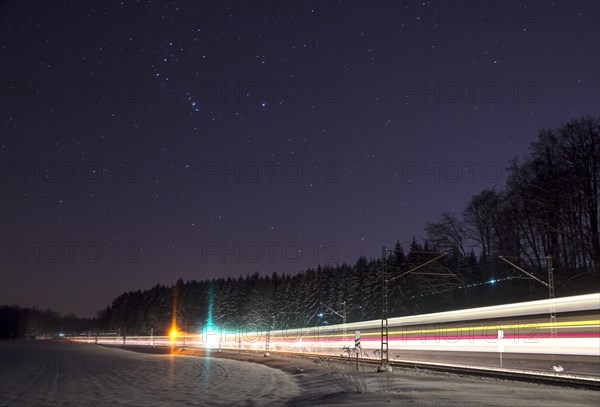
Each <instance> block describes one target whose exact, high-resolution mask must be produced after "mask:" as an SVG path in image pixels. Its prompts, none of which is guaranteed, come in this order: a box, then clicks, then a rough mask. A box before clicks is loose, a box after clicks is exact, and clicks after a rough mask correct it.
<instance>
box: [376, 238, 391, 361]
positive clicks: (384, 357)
mask: <svg viewBox="0 0 600 407" xmlns="http://www.w3.org/2000/svg"><path fill="white" fill-rule="evenodd" d="M388 250H389V249H387V248H386V247H385V246H384V247H383V248H382V249H381V257H382V262H383V263H382V265H381V350H380V357H381V365H380V366H379V368H378V369H377V371H378V372H391V371H392V367H391V366H390V361H389V357H388V346H389V344H388V336H389V328H388V289H387V282H388V281H387V252H388Z"/></svg>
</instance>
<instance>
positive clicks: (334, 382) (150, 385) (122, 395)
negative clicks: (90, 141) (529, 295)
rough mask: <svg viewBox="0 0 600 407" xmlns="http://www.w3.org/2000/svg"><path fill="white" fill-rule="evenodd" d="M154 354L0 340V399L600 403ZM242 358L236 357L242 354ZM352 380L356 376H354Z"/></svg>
mask: <svg viewBox="0 0 600 407" xmlns="http://www.w3.org/2000/svg"><path fill="white" fill-rule="evenodd" d="M197 354H198V351H197V350H192V349H189V350H186V351H184V352H183V354H178V355H150V354H143V353H136V352H130V351H127V350H123V349H119V348H105V347H101V346H98V345H93V344H76V343H39V342H37V343H36V342H0V405H2V406H4V405H7V406H12V405H18V406H21V405H26V406H52V405H64V406H113V405H128V406H141V405H144V406H186V405H190V406H191V405H193V406H198V405H223V406H234V405H243V406H253V405H260V406H262V405H275V406H280V405H294V406H314V405H344V406H369V407H374V406H401V407H409V406H411V407H463V406H468V407H499V406H510V407H546V406H598V405H600V392H598V391H591V390H576V389H568V388H559V387H552V386H544V385H537V384H530V383H521V382H510V381H500V380H492V379H478V378H471V377H460V376H457V375H451V374H433V373H427V372H422V371H415V370H402V369H396V370H395V371H394V372H393V373H392V374H391V375H388V374H382V373H376V372H375V371H374V370H373V369H372V366H365V367H362V368H361V373H360V374H359V375H358V376H357V377H358V379H359V380H358V382H360V385H361V386H363V390H366V392H365V393H361V394H353V393H351V392H348V391H344V388H346V390H347V389H348V388H349V387H352V386H351V383H349V381H348V380H346V379H345V378H344V377H341V376H343V375H341V376H340V375H339V374H338V373H339V372H342V373H343V372H347V368H348V365H344V364H342V365H337V366H333V365H331V364H329V365H328V363H331V362H320V363H315V362H313V361H311V360H307V359H302V358H292V357H282V356H272V357H269V358H264V357H261V356H258V355H248V354H240V355H238V354H236V353H231V354H225V353H222V354H216V353H213V356H214V357H212V358H204V357H199V356H197ZM235 359H237V360H235ZM349 384H350V386H348V385H349Z"/></svg>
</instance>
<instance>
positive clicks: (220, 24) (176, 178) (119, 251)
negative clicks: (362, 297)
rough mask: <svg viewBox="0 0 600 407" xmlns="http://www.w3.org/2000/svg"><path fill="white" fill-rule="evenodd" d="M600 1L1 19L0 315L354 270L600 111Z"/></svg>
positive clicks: (349, 4) (149, 5)
mask: <svg viewBox="0 0 600 407" xmlns="http://www.w3.org/2000/svg"><path fill="white" fill-rule="evenodd" d="M599 4H600V3H598V2H596V1H554V2H551V1H541V2H537V1H528V2H517V1H506V2H494V1H492V2H478V1H470V2H420V1H419V2H416V1H381V2H375V1H364V2H363V1H343V2H337V1H314V2H311V1H298V2H294V1H289V2H288V1H285V0H284V1H279V2H271V3H268V2H247V1H225V2H213V1H206V2H201V1H183V2H159V1H139V2H120V1H113V0H109V1H102V2H101V1H69V2H66V3H62V2H41V3H38V2H34V1H24V2H16V1H8V2H2V4H1V5H0V18H1V19H2V20H1V24H0V35H1V37H0V38H1V41H0V44H1V45H0V46H1V48H0V82H1V83H0V85H1V88H0V98H1V120H0V130H1V132H0V137H1V139H0V158H1V167H0V181H1V184H0V187H1V201H0V204H1V207H0V216H1V218H0V220H1V223H0V226H1V228H0V237H1V242H2V246H1V253H0V254H1V262H0V267H1V273H0V303H3V304H12V303H16V304H19V305H21V306H32V305H36V306H38V307H40V308H47V307H49V308H52V309H56V310H58V311H60V312H62V313H68V312H73V313H76V314H77V315H79V316H93V315H94V314H95V312H96V311H97V310H99V309H101V308H103V307H105V306H106V305H107V304H109V303H110V302H112V300H113V298H114V297H116V296H117V295H119V294H120V293H122V292H124V291H128V290H136V289H144V288H149V287H151V286H153V285H154V284H156V283H160V284H173V283H174V282H175V281H176V280H177V279H178V278H180V277H181V278H182V279H183V280H191V279H196V280H200V279H204V278H216V277H229V276H233V277H237V276H239V275H244V276H245V275H247V274H248V273H254V272H258V273H261V274H265V273H273V272H275V271H277V272H281V273H296V272H298V271H300V270H303V269H306V268H308V267H316V266H317V265H318V264H321V265H325V264H336V263H342V262H348V263H353V262H355V261H356V259H357V258H358V256H360V255H366V256H367V257H370V258H373V257H377V256H379V255H380V252H381V246H383V245H388V246H390V245H392V244H393V243H395V241H396V240H399V241H400V242H402V243H403V244H405V245H408V242H409V241H410V240H411V239H412V237H413V236H416V237H417V238H422V237H424V225H425V223H426V222H427V221H435V220H436V219H437V217H438V215H439V213H440V212H442V211H453V212H456V213H460V212H461V211H462V210H463V208H464V207H465V205H466V203H467V201H468V200H469V198H470V197H471V196H472V195H473V194H475V193H477V192H479V191H481V190H482V189H484V188H492V187H496V188H502V186H503V185H504V182H505V181H506V177H507V173H506V169H505V168H506V166H507V165H508V164H509V161H510V160H511V159H513V158H514V157H515V156H517V155H521V156H523V155H524V154H526V152H527V148H528V145H529V143H530V142H531V141H533V140H534V139H535V138H536V137H537V133H538V131H539V130H540V129H542V128H545V127H552V126H558V125H560V124H561V122H564V121H567V120H569V119H571V118H574V117H579V116H581V115H585V114H592V115H597V114H598V112H599V111H600V106H599V99H600V84H599V75H598V72H600V66H599V65H600V64H599V53H600V34H599V33H600V29H599V23H598V21H600V11H599V10H600V6H599Z"/></svg>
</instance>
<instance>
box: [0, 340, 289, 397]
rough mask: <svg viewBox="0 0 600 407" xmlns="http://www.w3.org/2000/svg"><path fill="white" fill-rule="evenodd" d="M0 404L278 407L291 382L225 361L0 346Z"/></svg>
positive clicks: (92, 348) (81, 347) (55, 346)
mask: <svg viewBox="0 0 600 407" xmlns="http://www.w3.org/2000/svg"><path fill="white" fill-rule="evenodd" d="M0 362H1V366H2V367H1V372H0V405H31V406H34V405H35V406H69V405H78V406H79V405H85V406H91V405H94V406H98V405H99V406H106V405H151V406H177V405H179V406H192V405H194V406H197V405H205V404H208V405H213V404H222V405H236V404H237V405H281V404H283V403H285V401H286V400H287V399H289V398H291V397H294V396H296V395H298V394H299V392H300V389H299V386H298V384H297V383H296V382H295V380H294V379H293V378H292V377H291V376H289V375H286V374H285V373H284V372H282V371H280V370H277V369H272V368H269V367H266V366H261V365H256V364H250V363H244V362H239V361H234V360H226V359H212V358H210V359H209V358H198V357H191V356H171V355H148V354H142V353H135V352H129V351H126V350H121V349H118V348H117V349H115V348H105V347H101V346H97V345H92V344H89V345H87V344H75V343H33V342H29V343H25V342H20V343H19V342H17V343H6V342H4V343H0Z"/></svg>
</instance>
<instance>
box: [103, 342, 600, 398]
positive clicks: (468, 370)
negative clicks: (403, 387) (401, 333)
mask: <svg viewBox="0 0 600 407" xmlns="http://www.w3.org/2000/svg"><path fill="white" fill-rule="evenodd" d="M107 346H118V345H107ZM119 347H123V346H119ZM124 348H125V349H127V350H132V351H139V352H145V353H146V352H147V353H159V354H160V353H162V354H164V353H173V352H174V353H179V352H181V350H182V349H183V348H181V347H179V346H176V347H169V346H143V345H141V346H125V347H124ZM185 349H186V350H188V351H192V352H193V353H194V354H197V355H198V356H212V357H224V358H227V356H228V355H240V354H246V355H256V356H259V357H264V350H248V349H244V350H241V351H240V350H237V349H222V350H220V351H219V350H215V349H212V350H210V351H208V352H207V350H206V349H204V348H197V347H186V348H185ZM270 353H271V355H272V356H274V355H277V356H285V357H292V358H304V359H310V360H314V361H318V360H323V359H325V360H331V361H341V362H347V363H352V364H354V363H356V359H355V358H352V357H348V356H336V355H327V354H315V353H298V352H290V351H277V350H271V351H270ZM359 363H360V364H362V365H370V366H373V371H376V370H377V367H378V366H380V364H381V362H380V360H378V359H369V358H360V359H359ZM389 364H390V366H392V367H393V368H400V369H418V370H422V371H429V372H436V373H450V374H455V375H461V376H471V377H486V378H490V379H496V380H506V381H522V382H528V383H539V384H545V385H552V386H562V387H569V388H577V389H588V390H596V391H600V377H593V376H585V375H574V374H568V373H554V372H542V371H533V370H525V369H522V370H517V369H508V368H491V367H486V366H471V365H469V366H467V365H460V364H450V363H431V362H421V361H411V360H391V361H390V363H389Z"/></svg>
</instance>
